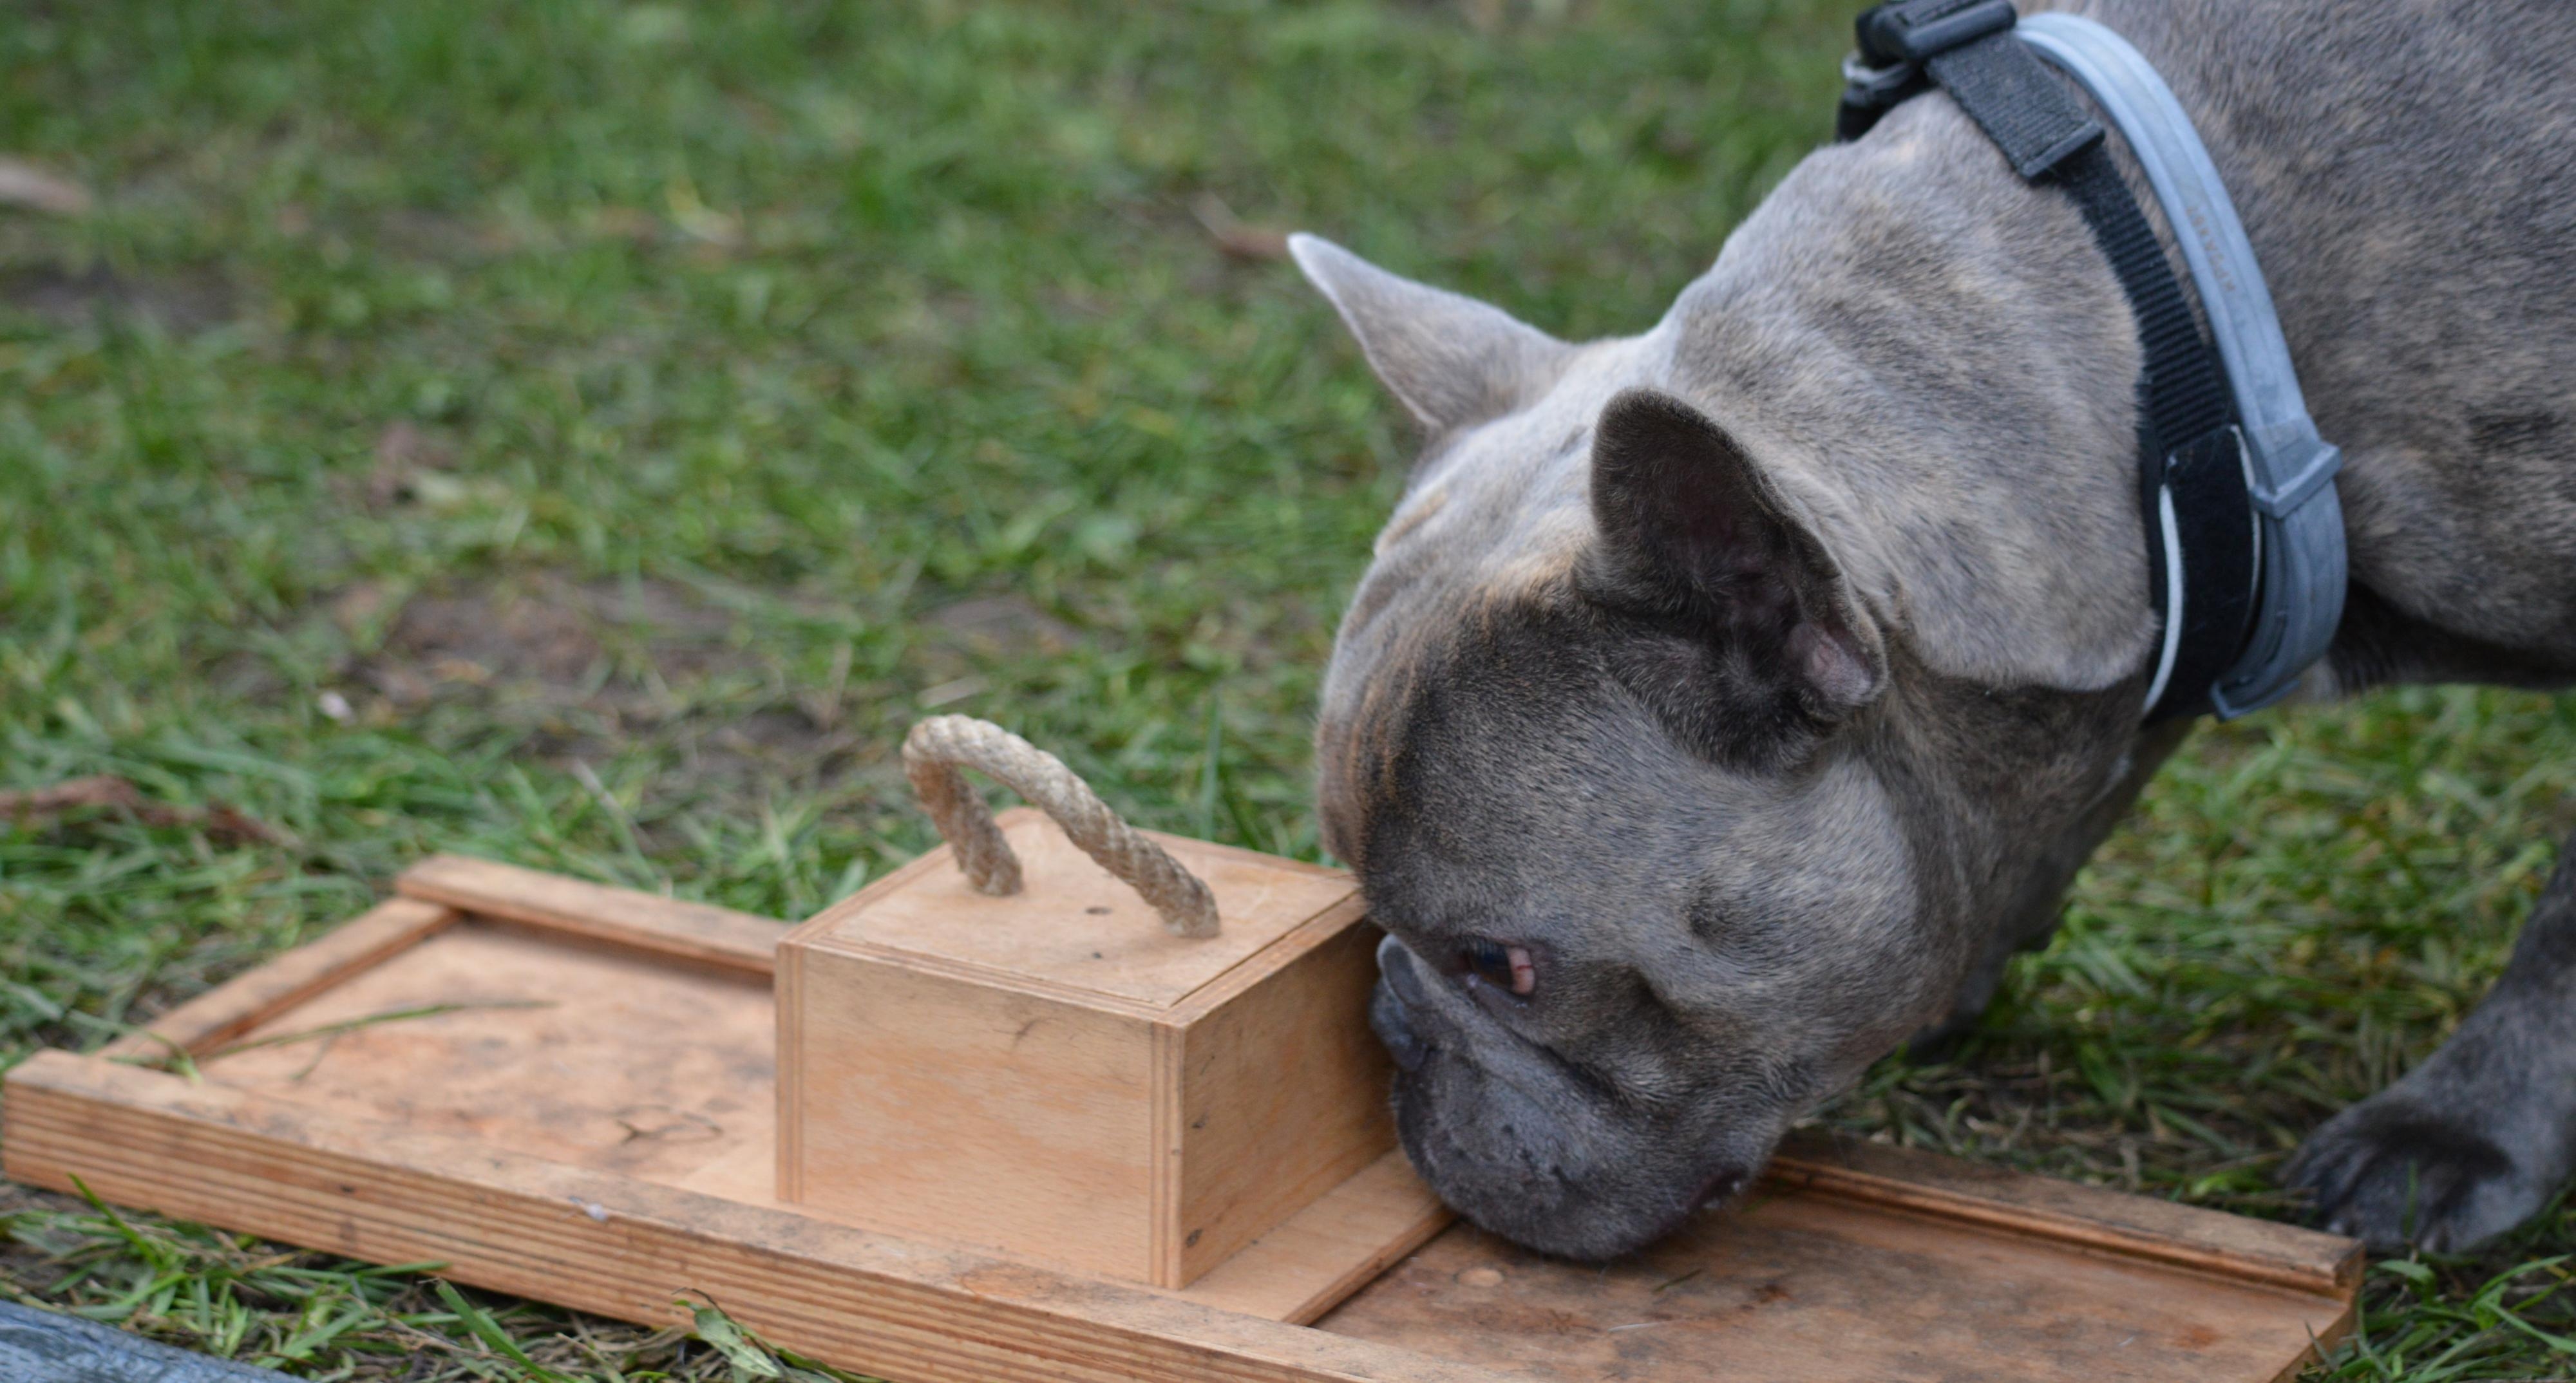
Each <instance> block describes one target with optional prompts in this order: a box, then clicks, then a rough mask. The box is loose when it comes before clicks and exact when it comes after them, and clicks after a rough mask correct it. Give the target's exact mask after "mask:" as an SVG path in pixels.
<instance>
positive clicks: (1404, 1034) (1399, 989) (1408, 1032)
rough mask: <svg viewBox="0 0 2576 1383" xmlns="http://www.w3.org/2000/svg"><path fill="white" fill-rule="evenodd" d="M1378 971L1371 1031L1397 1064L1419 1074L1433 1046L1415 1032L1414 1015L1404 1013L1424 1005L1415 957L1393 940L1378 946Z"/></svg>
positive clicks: (1372, 996) (1371, 997)
mask: <svg viewBox="0 0 2576 1383" xmlns="http://www.w3.org/2000/svg"><path fill="white" fill-rule="evenodd" d="M1377 970H1378V981H1377V988H1376V989H1375V990H1374V991H1372V992H1371V993H1370V994H1369V1028H1370V1029H1371V1030H1372V1031H1374V1032H1375V1033H1376V1034H1377V1040H1378V1041H1380V1042H1383V1043H1385V1044H1386V1050H1387V1054H1388V1055H1390V1056H1392V1057H1394V1058H1395V1064H1396V1065H1398V1066H1400V1067H1402V1068H1404V1069H1405V1070H1406V1071H1419V1070H1421V1069H1422V1063H1423V1061H1424V1059H1426V1058H1428V1057H1429V1056H1430V1055H1431V1044H1430V1043H1428V1042H1425V1041H1423V1040H1422V1035H1421V1034H1420V1033H1418V1032H1415V1031H1414V1030H1413V1018H1412V1015H1411V1014H1409V1013H1407V1012H1406V1011H1405V1010H1406V1009H1407V1008H1409V1007H1411V1006H1412V1005H1415V1004H1419V1003H1421V1002H1422V1000H1423V998H1424V995H1423V992H1422V977H1421V976H1420V975H1418V974H1416V973H1414V969H1413V957H1412V955H1411V954H1409V953H1408V952H1406V950H1405V949H1404V943H1402V942H1400V941H1397V940H1396V939H1395V938H1394V937H1388V938H1387V939H1386V940H1384V941H1381V942H1379V943H1378V947H1377Z"/></svg>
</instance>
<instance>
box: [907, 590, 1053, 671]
mask: <svg viewBox="0 0 2576 1383" xmlns="http://www.w3.org/2000/svg"><path fill="white" fill-rule="evenodd" d="M921 623H922V627H923V628H925V629H927V630H929V631H930V632H931V633H932V635H933V636H934V637H935V638H936V639H937V641H939V642H942V643H946V644H949V645H951V646H953V647H954V648H955V649H957V650H958V651H960V652H965V653H970V654H973V655H976V656H978V657H986V658H1023V657H1054V656H1056V655H1058V654H1061V653H1064V652H1066V651H1067V650H1069V649H1071V648H1072V647H1073V646H1074V644H1075V643H1077V642H1078V641H1080V639H1081V638H1082V633H1081V631H1080V630H1077V629H1075V628H1074V627H1073V626H1072V625H1070V624H1067V623H1065V622H1064V621H1063V620H1060V619H1057V618H1056V617H1055V616H1053V615H1050V614H1048V613H1047V612H1046V611H1044V610H1041V609H1039V608H1038V607H1037V605H1036V604H1035V603H1034V602H1032V601H1031V600H1029V598H1028V597H1026V596H1021V595H979V596H973V597H970V598H968V599H965V600H960V601H956V602H954V603H952V604H948V605H942V606H940V607H939V608H938V609H936V610H933V611H931V612H930V613H928V614H926V615H924V616H922V618H921Z"/></svg>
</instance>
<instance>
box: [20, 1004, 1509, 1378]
mask: <svg viewBox="0 0 2576 1383" xmlns="http://www.w3.org/2000/svg"><path fill="white" fill-rule="evenodd" d="M6 1088H7V1109H8V1119H7V1123H6V1125H5V1127H0V1170H5V1172H6V1174H7V1175H8V1176H10V1177H11V1178H13V1179H16V1180H19V1181H22V1182H26V1183H29V1184H33V1185H39V1186H48V1187H55V1188H61V1189H70V1186H71V1180H72V1178H73V1177H75V1176H77V1177H79V1178H80V1179H81V1180H82V1181H83V1182H84V1183H86V1184H87V1185H88V1186H89V1187H90V1188H91V1189H92V1190H94V1191H96V1192H97V1193H98V1194H99V1195H101V1196H102V1197H104V1198H106V1199H108V1200H110V1201H116V1202H122V1203H124V1204H128V1205H134V1206H140V1207H144V1208H148V1209H152V1210H156V1211H159V1212H161V1213H164V1214H169V1215H174V1216H179V1217H183V1218H187V1219H193V1220H198V1221H202V1222H205V1223H209V1224H215V1225H222V1226H226V1227H229V1228H235V1229H240V1230H245V1231H248V1232H251V1233H256V1234H261V1235H264V1236H267V1237H270V1238H274V1239H279V1240H282V1241H284V1242H287V1243H293V1244H301V1245H305V1246H308V1247H311V1248H316V1249H321V1250H324V1251H327V1252H333V1253H341V1254H347V1255H350V1256H353V1257H358V1258H364V1259H369V1260H372V1261H376V1262H424V1261H427V1262H441V1263H444V1264H446V1265H447V1266H446V1267H445V1268H444V1269H443V1271H444V1273H445V1274H446V1275H447V1276H450V1277H453V1278H454V1279H456V1280H457V1281H460V1282H466V1283H471V1284H473V1285H476V1286H481V1287H488V1288H491V1289H493V1290H496V1291H503V1292H510V1293H513V1294H517V1295H522V1296H530V1297H535V1298H537V1299H539V1300H545V1301H552V1302H555V1303H558V1304H560V1305H564V1306H568V1307H573V1308H576V1309H580V1310H588V1311H596V1312H599V1313H601V1314H604V1315H609V1316H615V1317H618V1318H621V1319H626V1320H634V1321H640V1322H645V1323H648V1324H668V1323H670V1322H672V1321H673V1320H676V1319H680V1315H679V1312H678V1310H677V1308H675V1307H674V1306H673V1304H672V1303H673V1300H674V1298H675V1297H676V1296H677V1295H678V1294H680V1293H682V1292H686V1291H697V1292H703V1293H709V1294H712V1295H714V1296H715V1297H716V1298H717V1299H719V1300H721V1301H722V1302H723V1303H724V1305H725V1307H726V1308H727V1309H728V1310H729V1311H732V1312H733V1313H734V1314H735V1315H736V1316H737V1317H738V1318H740V1319H742V1320H743V1321H744V1322H745V1323H746V1324H749V1325H751V1326H753V1327H754V1328H755V1329H758V1330H760V1331H762V1332H763V1333H764V1334H766V1335H768V1336H769V1337H770V1338H772V1339H774V1340H776V1341H777V1342H779V1343H781V1344H784V1345H786V1346H788V1347H790V1348H793V1349H796V1350H799V1351H801V1352H804V1353H807V1354H811V1355H813V1356H814V1357H816V1358H820V1359H824V1360H827V1361H830V1362H833V1363H836V1364H839V1365H841V1366H843V1367H847V1368H852V1369H863V1370H868V1371H871V1372H877V1373H881V1374H884V1375H886V1376H890V1377H897V1378H903V1379H907V1380H919V1383H948V1381H949V1380H955V1383H970V1380H971V1381H973V1383H982V1381H983V1380H1005V1381H1008V1383H1023V1381H1024V1383H1056V1380H1081V1381H1082V1383H1123V1380H1129V1379H1134V1380H1142V1381H1143V1383H1198V1381H1199V1380H1220V1381H1230V1383H1357V1381H1358V1380H1364V1379H1365V1380H1374V1383H1468V1380H1470V1379H1487V1378H1491V1377H1494V1376H1495V1375H1494V1374H1493V1373H1492V1372H1491V1371H1489V1370H1484V1369H1475V1368H1469V1367H1467V1366H1464V1365H1460V1364H1455V1363H1451V1362H1448V1361H1443V1360H1437V1359H1431V1358H1427V1357H1425V1356H1422V1355H1418V1354H1414V1353H1412V1352H1410V1351H1406V1350H1402V1349H1397V1348H1394V1347H1391V1346H1387V1345H1380V1344H1374V1343H1371V1342H1368V1341H1363V1340H1355V1339H1349V1338H1345V1337H1342V1336H1336V1335H1331V1334H1328V1333H1326V1332H1323V1331H1318V1330H1313V1329H1308V1328H1303V1327H1298V1326H1290V1325H1284V1324H1281V1323H1279V1322H1275V1321H1267V1320H1262V1319H1259V1318H1257V1317H1253V1316H1247V1315H1241V1314H1236V1313H1232V1312H1226V1311H1219V1310H1215V1309H1212V1308H1209V1307H1205V1306H1200V1305H1197V1304H1194V1303H1191V1302H1187V1301H1181V1300H1176V1299H1173V1298H1171V1297H1169V1296H1166V1295H1163V1294H1159V1293H1154V1292H1149V1291H1145V1290H1142V1289H1137V1288H1128V1287H1122V1286H1119V1285H1116V1284H1113V1283H1103V1282H1098V1281H1094V1280H1090V1279H1085V1278H1079V1277H1073V1276H1070V1275H1065V1274H1059V1273H1052V1272H1047V1271H1045V1270H1043V1269H1038V1268H1034V1267H1030V1266H1027V1265H1023V1264H1016V1263H1009V1262H1004V1261H999V1260H995V1259H990V1258H983V1257H979V1256H976V1255H973V1254H971V1253H965V1252H961V1251H956V1250H950V1249H944V1248H937V1247H932V1246H926V1245H919V1244H912V1243H908V1242H906V1241H904V1240H900V1239H895V1238H892V1237H890V1236H886V1235H880V1234H873V1233H870V1232H868V1231H865V1230H859V1229H853V1228H849V1227H846V1226H842V1225H836V1224H832V1223H829V1222H826V1221H820V1220H814V1219H808V1218H805V1217H803V1216H798V1215H794V1214H790V1213H785V1212H781V1211H777V1210H771V1209H767V1208H763V1207H759V1206H752V1205H745V1204H741V1203H737V1202H733V1201H726V1200H722V1199H719V1198H717V1197H713V1196H707V1195H702V1194H698V1193H695V1192H689V1191H683V1190H679V1189H676V1188H672V1187H667V1186H659V1185H655V1184H652V1183H648V1182H642V1181H637V1180H635V1179H633V1178H629V1177H623V1176H618V1175H615V1174H611V1173H605V1172H595V1171H591V1170H588V1169H585V1168H578V1167H572V1166H567V1165H564V1164H560V1163H553V1162H547V1161H544V1160H542V1159H538V1158H532V1157H525V1156H520V1155H517V1154H512V1153H507V1152H502V1151H498V1150H495V1149H493V1148H490V1147H488V1146H484V1145H481V1144H478V1143H475V1142H472V1141H471V1140H467V1139H460V1138H453V1137H446V1136H442V1135H437V1134H429V1133H421V1132H418V1131H415V1130H410V1129H405V1128H400V1127H397V1126H392V1125H382V1124H372V1123H368V1122H365V1121H361V1120H354V1119H347V1118H343V1117H339V1116H335V1115H333V1114H332V1113H330V1112H328V1111H324V1110H318V1109H312V1108H307V1107H304V1106H299V1105H295V1104H292V1103H289V1102H286V1101H280V1100H272V1099H266V1098H263V1097H260V1096H256V1095H252V1094H249V1093H247V1092H243V1091H239V1090H232V1089H227V1088H224V1087H220V1086H210V1085H191V1084H189V1083H187V1082H186V1081H184V1080H181V1079H179V1078H178V1077H175V1076H169V1075H163V1074H160V1073H157V1072H151V1071H144V1070H138V1069H135V1068H132V1067H126V1066H120V1065H116V1064H113V1063H110V1062H105V1061H101V1060H98V1059H96V1058H90V1057H79V1056H74V1055H72V1054H70V1053H66V1052H45V1053H39V1054H38V1055H37V1056H35V1057H33V1058H31V1059H29V1060H28V1061H26V1062H24V1063H22V1064H21V1065H19V1066H18V1067H17V1068H16V1069H15V1070H13V1071H11V1072H10V1073H9V1074H8V1077H7V1083H6Z"/></svg>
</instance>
